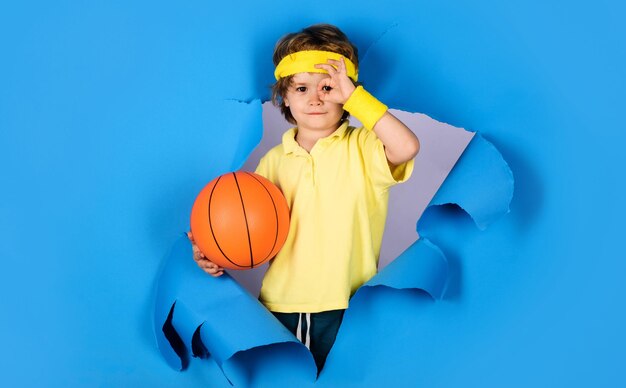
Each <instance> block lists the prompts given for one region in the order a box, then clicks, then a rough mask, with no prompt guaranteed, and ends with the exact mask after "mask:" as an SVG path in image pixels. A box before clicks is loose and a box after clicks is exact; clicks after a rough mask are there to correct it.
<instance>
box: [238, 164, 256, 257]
mask: <svg viewBox="0 0 626 388" xmlns="http://www.w3.org/2000/svg"><path fill="white" fill-rule="evenodd" d="M233 178H235V184H237V191H239V198H240V199H241V208H242V209H243V219H244V220H245V221H246V232H248V247H249V248H250V268H252V267H254V257H253V256H252V240H251V239H250V226H248V216H247V215H246V205H245V204H244V203H243V194H241V188H239V181H237V175H236V174H235V173H234V172H233Z"/></svg>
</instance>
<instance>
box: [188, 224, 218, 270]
mask: <svg viewBox="0 0 626 388" xmlns="http://www.w3.org/2000/svg"><path fill="white" fill-rule="evenodd" d="M187 237H188V238H189V241H191V246H192V248H193V259H194V260H195V261H196V264H198V267H200V268H202V270H203V271H204V272H206V273H208V274H209V275H211V276H215V277H218V276H222V275H223V274H224V268H222V267H220V266H219V265H217V264H215V263H214V262H212V261H211V260H209V259H207V258H206V256H204V254H203V253H202V252H200V248H198V246H197V245H196V242H195V241H194V239H193V235H192V234H191V232H187Z"/></svg>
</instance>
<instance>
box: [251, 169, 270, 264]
mask: <svg viewBox="0 0 626 388" xmlns="http://www.w3.org/2000/svg"><path fill="white" fill-rule="evenodd" d="M244 172H245V173H246V174H248V175H250V176H251V177H252V178H254V180H255V181H257V182H259V184H260V185H261V186H263V188H264V189H265V192H266V193H267V195H269V197H270V201H272V206H274V217H275V218H276V234H275V235H274V244H272V249H270V252H269V253H268V254H267V256H265V258H264V259H263V260H262V261H260V263H263V262H265V260H267V259H269V257H270V255H271V254H272V251H274V248H275V247H276V243H277V242H278V209H276V203H275V202H274V197H272V193H270V191H269V190H268V189H267V187H265V185H264V184H263V182H261V181H260V180H259V178H257V177H255V176H254V174H250V173H249V172H246V171H244Z"/></svg>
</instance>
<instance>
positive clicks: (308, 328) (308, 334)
mask: <svg viewBox="0 0 626 388" xmlns="http://www.w3.org/2000/svg"><path fill="white" fill-rule="evenodd" d="M303 315H304V316H305V317H304V318H305V319H306V334H305V337H304V339H302V316H303ZM296 338H298V340H299V341H300V342H302V343H303V344H304V346H306V347H307V348H309V349H310V346H311V313H300V314H298V328H297V329H296Z"/></svg>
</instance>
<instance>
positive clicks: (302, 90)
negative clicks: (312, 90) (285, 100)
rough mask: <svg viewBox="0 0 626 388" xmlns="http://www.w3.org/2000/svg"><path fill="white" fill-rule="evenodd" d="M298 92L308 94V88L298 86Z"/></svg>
mask: <svg viewBox="0 0 626 388" xmlns="http://www.w3.org/2000/svg"><path fill="white" fill-rule="evenodd" d="M296 92H306V86H298V87H297V88H296Z"/></svg>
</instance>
